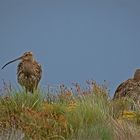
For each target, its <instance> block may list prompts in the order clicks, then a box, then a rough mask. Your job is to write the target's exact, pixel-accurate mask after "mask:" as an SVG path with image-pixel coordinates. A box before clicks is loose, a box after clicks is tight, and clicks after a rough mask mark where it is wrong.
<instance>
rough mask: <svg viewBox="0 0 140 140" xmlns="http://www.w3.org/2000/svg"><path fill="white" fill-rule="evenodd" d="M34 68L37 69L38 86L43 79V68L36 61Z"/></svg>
mask: <svg viewBox="0 0 140 140" xmlns="http://www.w3.org/2000/svg"><path fill="white" fill-rule="evenodd" d="M34 67H35V69H34V71H35V72H34V74H35V76H36V77H37V84H38V83H39V81H40V79H41V77H42V68H41V65H40V64H39V63H37V62H36V61H34Z"/></svg>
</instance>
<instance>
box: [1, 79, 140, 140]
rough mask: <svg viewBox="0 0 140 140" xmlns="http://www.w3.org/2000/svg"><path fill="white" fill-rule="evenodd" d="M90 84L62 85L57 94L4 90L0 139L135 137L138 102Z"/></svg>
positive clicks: (113, 139)
mask: <svg viewBox="0 0 140 140" xmlns="http://www.w3.org/2000/svg"><path fill="white" fill-rule="evenodd" d="M91 86H92V87H91V88H88V89H86V90H81V88H80V86H79V85H76V90H75V91H71V90H68V89H66V88H64V85H63V86H61V87H60V90H58V91H57V92H58V93H57V95H53V94H52V93H51V92H50V91H48V92H49V93H45V92H44V93H42V92H41V91H36V93H34V94H30V93H28V94H27V93H24V92H22V91H20V92H17V91H11V90H10V91H8V95H6V96H1V97H0V140H3V139H4V140H15V139H18V140H29V139H33V140H94V139H95V140H118V139H119V140H132V139H133V140H139V136H140V135H139V134H140V133H139V132H140V125H139V123H140V106H139V105H138V104H136V103H135V102H133V101H132V100H131V99H120V100H116V101H112V100H111V99H110V97H109V95H108V91H107V90H106V88H104V87H103V86H100V85H97V84H96V83H95V82H94V83H92V84H91Z"/></svg>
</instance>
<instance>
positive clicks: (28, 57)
mask: <svg viewBox="0 0 140 140" xmlns="http://www.w3.org/2000/svg"><path fill="white" fill-rule="evenodd" d="M17 60H21V61H33V60H34V58H33V53H32V52H25V53H24V54H23V55H22V56H20V57H18V58H16V59H14V60H12V61H9V62H7V63H6V64H5V65H4V66H3V67H2V69H4V67H6V66H7V65H8V64H10V63H13V62H15V61H17Z"/></svg>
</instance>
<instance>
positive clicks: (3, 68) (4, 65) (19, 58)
mask: <svg viewBox="0 0 140 140" xmlns="http://www.w3.org/2000/svg"><path fill="white" fill-rule="evenodd" d="M20 59H22V56H21V57H19V58H16V59H14V60H12V61H9V62H7V63H6V64H5V65H4V66H3V67H2V68H1V69H4V68H5V67H6V66H7V65H8V64H10V63H13V62H15V61H17V60H20Z"/></svg>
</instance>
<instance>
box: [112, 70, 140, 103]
mask: <svg viewBox="0 0 140 140" xmlns="http://www.w3.org/2000/svg"><path fill="white" fill-rule="evenodd" d="M126 96H128V97H130V98H132V99H134V100H138V99H139V98H140V69H137V70H136V72H135V74H134V77H133V78H131V79H128V80H126V81H124V82H123V83H121V84H120V85H119V86H118V87H117V89H116V91H115V94H114V97H113V99H118V98H121V97H126Z"/></svg>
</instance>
